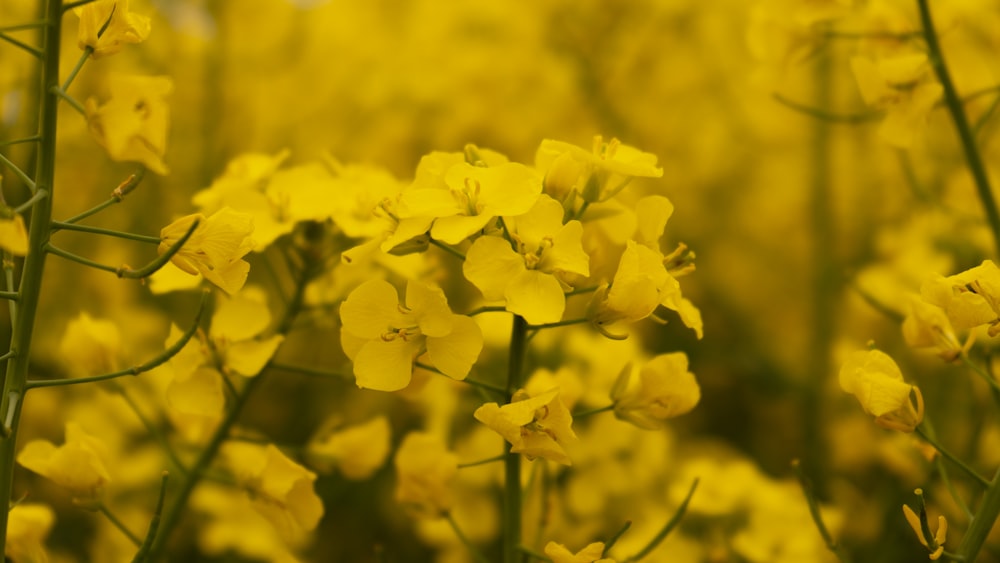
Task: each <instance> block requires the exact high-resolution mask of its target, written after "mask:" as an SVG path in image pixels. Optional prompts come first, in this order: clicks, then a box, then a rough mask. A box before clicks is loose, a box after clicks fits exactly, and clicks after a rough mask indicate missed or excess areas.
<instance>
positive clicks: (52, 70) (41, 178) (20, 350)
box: [0, 0, 62, 553]
mask: <svg viewBox="0 0 1000 563" xmlns="http://www.w3.org/2000/svg"><path fill="white" fill-rule="evenodd" d="M43 19H44V20H45V21H46V22H47V25H46V26H45V27H43V28H42V30H43V32H42V41H41V45H42V49H41V50H42V52H43V53H44V56H43V58H42V72H41V82H42V84H41V88H40V92H41V94H40V96H41V100H40V105H39V114H40V115H39V129H38V131H39V135H40V136H41V137H42V141H41V144H40V146H39V151H38V161H37V167H36V170H35V178H34V181H33V182H32V183H31V184H29V185H33V186H34V188H33V189H32V191H37V190H39V189H43V190H46V191H47V192H48V193H49V194H50V196H49V197H47V198H45V199H42V200H41V201H39V202H38V203H37V204H36V205H34V206H33V207H32V208H31V220H30V222H29V224H30V225H31V227H30V231H29V233H28V255H27V257H25V260H24V265H23V269H22V271H21V282H20V287H19V289H18V293H20V295H21V298H20V300H19V301H18V306H19V311H18V314H17V319H16V322H15V323H14V325H13V326H12V327H11V341H10V349H11V350H15V351H17V355H16V356H14V357H13V358H12V359H11V361H9V362H7V374H6V377H5V378H4V383H3V393H2V395H0V413H3V419H4V420H8V421H10V425H9V426H8V428H10V430H11V435H9V436H4V437H3V438H2V439H0V507H7V506H10V500H11V496H12V492H13V482H14V455H15V452H16V450H17V447H16V446H17V444H16V437H17V424H18V421H19V420H20V415H21V406H22V404H23V401H21V400H16V401H12V399H15V398H16V399H20V397H21V396H23V394H24V391H25V386H26V384H27V380H28V369H29V360H28V358H29V357H30V355H31V354H30V353H29V352H30V350H31V339H32V336H33V335H34V329H35V318H36V317H37V313H38V301H39V298H40V296H41V287H42V274H43V272H44V270H45V258H46V254H47V253H46V252H45V244H46V243H47V241H48V239H49V236H50V234H51V228H50V224H51V222H52V199H53V198H52V195H51V194H54V193H55V192H54V191H53V180H54V179H55V170H56V128H57V119H58V115H59V114H58V110H59V98H58V97H57V96H56V95H55V94H53V93H52V92H51V91H50V90H51V88H52V87H53V86H58V85H59V51H60V48H59V43H60V38H61V37H62V0H48V3H47V4H46V5H45V17H44V18H43ZM11 303H13V302H11ZM7 519H8V511H7V510H0V553H4V552H5V551H4V550H5V547H6V542H7Z"/></svg>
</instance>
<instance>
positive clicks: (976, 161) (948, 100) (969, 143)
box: [917, 0, 1000, 252]
mask: <svg viewBox="0 0 1000 563" xmlns="http://www.w3.org/2000/svg"><path fill="white" fill-rule="evenodd" d="M917 6H918V7H919V8H920V21H921V25H922V26H923V29H924V40H925V41H926V42H927V51H928V56H929V58H930V61H931V64H932V65H933V67H934V72H935V74H937V77H938V81H939V82H941V87H942V88H944V101H945V105H946V106H947V107H948V112H949V113H950V114H951V121H952V123H953V124H954V125H955V130H956V131H957V132H958V138H959V140H960V141H961V143H962V151H963V152H964V153H965V160H966V164H968V166H969V172H970V173H971V174H972V179H973V181H974V183H975V185H976V193H977V194H978V195H979V202H980V204H981V205H982V208H983V213H984V214H985V215H986V221H987V222H988V223H989V225H990V230H991V231H992V233H993V242H994V245H995V246H996V250H997V251H998V252H1000V210H998V209H997V202H996V199H995V198H994V197H993V190H992V189H991V188H990V179H989V176H988V175H987V173H986V166H985V165H984V164H983V159H982V156H981V155H980V154H979V148H978V147H977V146H976V138H975V135H974V134H973V132H972V128H971V127H970V126H969V120H968V118H966V115H965V106H964V105H963V104H962V99H961V98H960V97H959V95H958V90H956V89H955V84H954V82H952V80H951V73H950V72H949V70H948V65H947V63H946V62H945V60H944V53H943V52H942V51H941V44H940V43H939V42H938V34H937V30H936V29H935V28H934V19H933V18H932V17H931V10H930V6H929V5H928V2H927V0H917Z"/></svg>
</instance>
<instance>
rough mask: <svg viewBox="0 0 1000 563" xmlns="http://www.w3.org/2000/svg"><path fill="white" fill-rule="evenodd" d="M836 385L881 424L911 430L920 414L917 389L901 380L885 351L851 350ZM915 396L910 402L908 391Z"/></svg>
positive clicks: (921, 411) (921, 416)
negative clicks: (852, 351)
mask: <svg viewBox="0 0 1000 563" xmlns="http://www.w3.org/2000/svg"><path fill="white" fill-rule="evenodd" d="M840 387H841V389H843V390H844V391H847V392H848V393H850V394H852V395H854V396H855V397H856V398H857V399H858V402H859V403H861V408H863V409H864V410H865V412H866V413H868V414H870V415H873V416H874V417H875V423H876V424H878V425H879V426H882V427H883V428H888V429H890V430H899V431H902V432H913V429H914V428H916V427H917V425H918V424H920V422H921V421H922V420H923V418H924V399H923V396H922V395H921V394H920V389H919V388H918V387H916V386H915V385H910V384H908V383H906V382H905V381H903V374H902V372H900V370H899V366H897V365H896V362H894V361H893V359H892V358H891V357H889V355H888V354H886V353H885V352H881V351H879V350H864V351H859V352H854V353H853V354H851V355H850V356H849V357H848V358H847V361H846V362H844V364H843V366H841V368H840ZM911 393H912V394H913V395H914V397H915V398H916V404H914V403H913V402H911V400H910V394H911Z"/></svg>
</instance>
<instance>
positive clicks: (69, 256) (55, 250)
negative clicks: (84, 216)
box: [43, 244, 119, 274]
mask: <svg viewBox="0 0 1000 563" xmlns="http://www.w3.org/2000/svg"><path fill="white" fill-rule="evenodd" d="M43 250H44V251H45V252H48V253H49V254H55V255H56V256H58V257H60V258H63V259H65V260H69V261H70V262H76V263H77V264H80V265H83V266H87V267H88V268H94V269H95V270H102V271H104V272H111V273H112V274H117V273H118V270H119V268H115V267H114V266H108V265H107V264H101V263H100V262H95V261H93V260H91V259H89V258H84V257H83V256H80V255H77V254H73V253H72V252H70V251H68V250H63V249H61V248H59V247H58V246H53V245H52V244H46V245H45V246H44V247H43Z"/></svg>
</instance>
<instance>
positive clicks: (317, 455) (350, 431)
mask: <svg viewBox="0 0 1000 563" xmlns="http://www.w3.org/2000/svg"><path fill="white" fill-rule="evenodd" d="M390 432H391V429H390V427H389V419H388V418H386V417H385V416H378V417H376V418H373V419H372V420H370V421H368V422H366V423H364V424H358V425H356V426H350V427H347V428H342V429H338V430H332V431H327V432H321V433H319V434H317V435H316V436H315V437H314V438H313V439H312V440H311V441H310V442H309V446H308V447H307V448H306V451H305V459H306V461H307V462H308V463H309V465H311V466H312V467H313V468H315V469H316V470H317V471H319V472H320V473H332V472H333V470H334V468H337V469H339V470H340V472H341V474H343V475H344V477H345V478H347V479H352V480H358V481H360V480H363V479H367V478H369V477H371V476H372V474H373V473H375V471H376V470H378V468H379V467H382V464H383V463H384V462H385V458H386V456H388V455H389V447H390V443H389V442H390V438H391V436H390Z"/></svg>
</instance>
